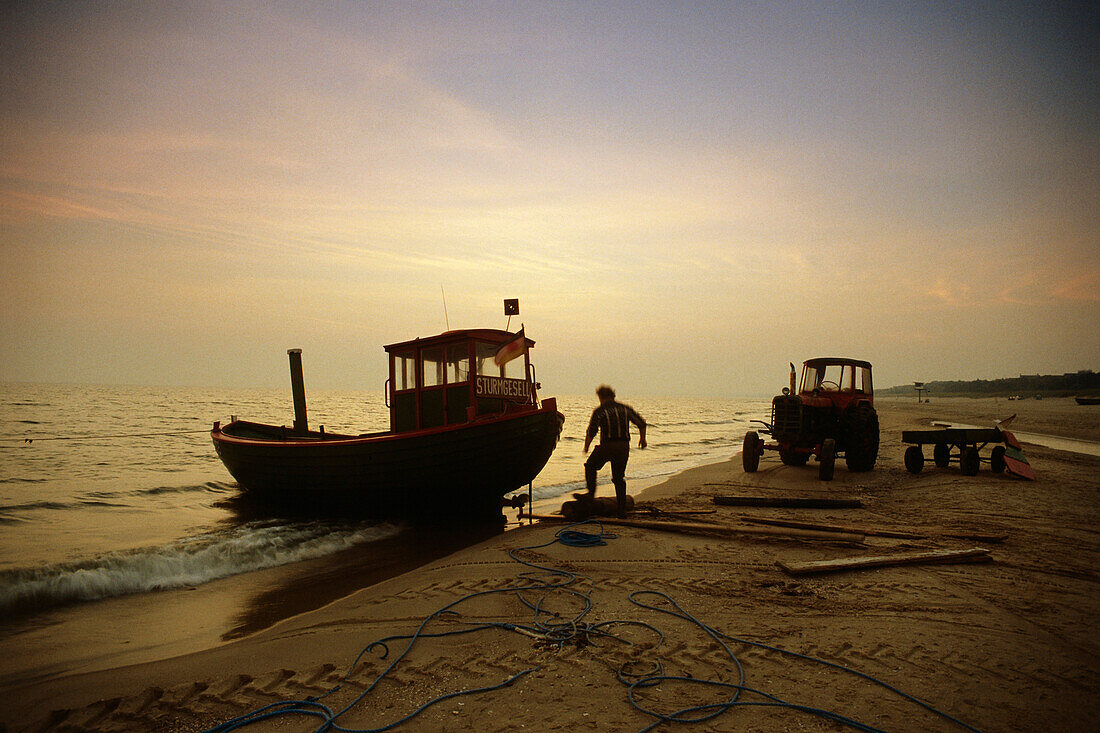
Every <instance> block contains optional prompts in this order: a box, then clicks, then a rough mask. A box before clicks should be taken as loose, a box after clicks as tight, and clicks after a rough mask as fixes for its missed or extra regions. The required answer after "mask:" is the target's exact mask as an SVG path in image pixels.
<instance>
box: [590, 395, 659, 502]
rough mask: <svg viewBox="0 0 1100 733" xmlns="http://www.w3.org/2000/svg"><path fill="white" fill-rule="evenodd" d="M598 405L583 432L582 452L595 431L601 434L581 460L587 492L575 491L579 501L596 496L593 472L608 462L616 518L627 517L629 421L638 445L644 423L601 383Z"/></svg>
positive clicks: (641, 440) (594, 473)
mask: <svg viewBox="0 0 1100 733" xmlns="http://www.w3.org/2000/svg"><path fill="white" fill-rule="evenodd" d="M596 396H597V397H599V399H600V405H599V407H597V408H596V409H595V410H593V411H592V419H591V420H589V421H588V431H587V432H586V433H585V435H584V452H585V453H588V448H589V446H591V445H592V440H593V439H594V438H595V437H596V434H597V433H599V435H600V442H599V445H597V446H596V448H595V449H594V450H593V451H592V455H590V456H589V457H588V460H586V461H585V462H584V480H585V484H586V485H587V488H588V492H587V493H586V494H574V498H576V499H578V500H582V501H583V500H591V499H592V498H594V497H595V496H596V474H597V473H598V472H599V470H600V469H601V468H603V467H604V466H605V465H607V463H608V462H610V463H611V482H612V483H613V484H614V485H615V498H616V499H617V500H618V503H619V512H618V514H619V517H620V518H622V517H625V516H626V463H627V461H628V460H629V459H630V423H634V425H636V426H637V428H638V447H639V448H645V447H646V442H645V429H646V422H645V420H643V419H642V416H641V415H639V414H638V413H637V412H635V411H634V408H633V407H631V406H630V405H624V404H622V403H620V402H616V401H615V390H613V389H611V388H610V387H608V386H607V385H606V384H601V385H600V387H599V388H598V389H597V390H596Z"/></svg>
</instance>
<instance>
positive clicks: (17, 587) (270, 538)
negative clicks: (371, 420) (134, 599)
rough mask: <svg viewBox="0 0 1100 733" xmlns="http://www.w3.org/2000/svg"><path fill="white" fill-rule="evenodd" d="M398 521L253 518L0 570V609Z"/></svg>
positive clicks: (210, 567) (55, 600)
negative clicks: (335, 523) (358, 523)
mask: <svg viewBox="0 0 1100 733" xmlns="http://www.w3.org/2000/svg"><path fill="white" fill-rule="evenodd" d="M399 531H400V528H399V527H398V526H396V525H393V524H389V523H385V524H379V525H372V526H368V527H349V528H338V529H334V528H333V527H332V526H331V525H324V524H322V523H319V522H316V523H303V524H292V525H285V524H270V523H266V524H261V523H250V524H246V525H243V526H240V527H235V528H233V529H230V530H226V531H222V532H214V533H210V534H204V535H199V536H196V537H190V538H184V539H181V540H178V541H176V542H172V543H170V544H168V545H163V546H159V547H153V548H145V549H139V550H132V551H128V552H115V553H110V554H107V555H103V556H100V557H97V558H94V559H91V560H87V561H82V562H79V563H58V564H54V565H48V566H44V567H37V568H23V569H17V570H7V571H3V572H0V616H10V615H14V614H20V613H27V612H33V611H39V610H44V609H47V608H52V607H55V606H61V605H66V604H71V603H79V602H84V601H93V600H98V599H101V598H110V597H113V596H120V595H126V594H129V593H140V592H146V591H152V590H165V589H169V588H184V587H188V586H194V585H201V584H202V583H207V582H209V581H211V580H216V579H218V578H224V577H227V576H230V575H235V574H237V573H246V572H250V571H253V570H262V569H264V568H270V567H275V566H278V565H286V564H288V563H292V562H298V561H300V560H310V559H313V558H317V557H322V556H324V555H329V554H332V553H334V552H339V551H340V550H343V549H346V548H348V547H351V546H352V545H356V544H359V543H362V542H370V541H375V540H380V539H384V538H385V537H390V536H393V535H395V534H397V533H398V532H399Z"/></svg>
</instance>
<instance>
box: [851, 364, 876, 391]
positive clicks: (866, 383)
mask: <svg viewBox="0 0 1100 733" xmlns="http://www.w3.org/2000/svg"><path fill="white" fill-rule="evenodd" d="M856 389H858V390H859V391H860V392H866V393H867V394H872V393H873V392H874V391H875V390H874V387H872V385H871V370H870V369H868V368H867V367H860V368H859V377H858V381H857V382H856Z"/></svg>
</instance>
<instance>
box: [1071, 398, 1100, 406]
mask: <svg viewBox="0 0 1100 733" xmlns="http://www.w3.org/2000/svg"><path fill="white" fill-rule="evenodd" d="M1074 399H1075V400H1077V404H1079V405H1100V397H1075V398H1074Z"/></svg>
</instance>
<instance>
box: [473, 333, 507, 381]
mask: <svg viewBox="0 0 1100 733" xmlns="http://www.w3.org/2000/svg"><path fill="white" fill-rule="evenodd" d="M499 350H500V347H499V346H497V345H496V344H486V343H483V342H480V341H479V342H478V344H477V373H478V374H484V375H486V376H491V377H499V376H503V375H502V374H501V373H500V367H498V366H497V365H496V364H495V363H494V362H493V357H495V356H496V355H497V351H499Z"/></svg>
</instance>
